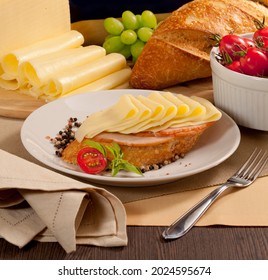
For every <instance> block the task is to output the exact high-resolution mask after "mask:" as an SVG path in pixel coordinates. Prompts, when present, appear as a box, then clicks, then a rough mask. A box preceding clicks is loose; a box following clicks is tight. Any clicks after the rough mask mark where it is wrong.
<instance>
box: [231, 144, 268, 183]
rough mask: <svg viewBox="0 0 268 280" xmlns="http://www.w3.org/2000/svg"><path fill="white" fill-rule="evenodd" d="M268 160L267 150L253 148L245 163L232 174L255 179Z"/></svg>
mask: <svg viewBox="0 0 268 280" xmlns="http://www.w3.org/2000/svg"><path fill="white" fill-rule="evenodd" d="M267 162H268V154H267V151H266V150H265V151H263V150H262V149H259V148H255V150H254V151H253V153H252V154H251V155H250V157H249V158H248V160H247V161H246V162H245V164H244V165H243V166H242V167H241V168H240V169H239V170H238V171H237V172H236V173H235V174H234V176H239V177H243V178H244V179H246V180H255V179H256V178H257V177H258V176H259V174H260V173H261V171H262V170H263V168H264V167H265V166H266V164H267Z"/></svg>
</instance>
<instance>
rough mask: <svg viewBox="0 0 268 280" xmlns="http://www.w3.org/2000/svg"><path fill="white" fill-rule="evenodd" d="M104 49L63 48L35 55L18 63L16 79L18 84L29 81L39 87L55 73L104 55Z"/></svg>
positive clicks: (96, 47) (92, 47)
mask: <svg viewBox="0 0 268 280" xmlns="http://www.w3.org/2000/svg"><path fill="white" fill-rule="evenodd" d="M105 55H106V51H105V49H104V48H103V47H100V46H94V45H92V46H87V47H78V48H72V49H64V50H60V51H57V52H53V53H51V54H48V55H43V56H41V57H35V58H32V59H30V60H27V61H25V62H23V63H21V64H20V66H19V75H18V80H19V82H20V85H21V86H23V85H24V84H27V83H29V84H30V85H31V86H33V87H36V88H39V87H42V86H43V85H45V84H46V83H47V82H48V81H49V79H51V78H52V77H53V76H54V75H55V74H57V73H59V72H61V71H66V69H70V68H73V67H77V66H79V65H83V64H86V63H89V62H91V61H94V60H95V59H98V58H101V57H104V56H105Z"/></svg>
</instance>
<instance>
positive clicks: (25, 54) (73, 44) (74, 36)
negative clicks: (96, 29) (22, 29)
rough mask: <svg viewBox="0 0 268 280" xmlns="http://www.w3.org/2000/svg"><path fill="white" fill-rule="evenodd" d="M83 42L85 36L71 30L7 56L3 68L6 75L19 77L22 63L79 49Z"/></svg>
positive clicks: (2, 62)
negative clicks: (54, 53)
mask: <svg viewBox="0 0 268 280" xmlns="http://www.w3.org/2000/svg"><path fill="white" fill-rule="evenodd" d="M83 42H84V37H83V35H82V34H81V33H79V32H78V31H75V30H71V31H69V32H65V33H63V34H62V35H59V36H56V37H52V38H49V39H46V40H42V41H38V42H36V43H34V44H31V45H29V46H26V47H23V48H19V49H17V50H13V51H11V52H9V53H7V54H5V55H4V56H3V57H2V60H1V64H2V68H3V70H4V72H5V73H7V74H9V75H13V76H14V77H16V76H17V75H18V69H19V64H20V63H22V62H24V61H27V60H29V59H32V58H34V57H39V56H42V55H46V54H49V53H53V52H56V51H59V50H63V49H70V48H77V47H79V46H81V45H82V44H83Z"/></svg>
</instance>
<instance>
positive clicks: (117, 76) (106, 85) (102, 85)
mask: <svg viewBox="0 0 268 280" xmlns="http://www.w3.org/2000/svg"><path fill="white" fill-rule="evenodd" d="M131 72H132V71H131V69H130V67H126V68H124V69H121V70H119V71H116V72H114V73H112V74H109V75H107V76H105V77H103V78H101V79H98V80H96V81H94V82H92V83H89V84H86V85H85V86H83V87H80V88H78V89H76V90H74V91H71V92H69V93H67V94H65V95H62V97H65V96H71V95H75V94H78V93H87V92H90V91H98V90H109V89H113V88H116V87H118V86H122V85H124V86H125V87H124V88H126V87H128V85H129V84H128V80H129V78H130V75H131ZM122 88H123V87H122Z"/></svg>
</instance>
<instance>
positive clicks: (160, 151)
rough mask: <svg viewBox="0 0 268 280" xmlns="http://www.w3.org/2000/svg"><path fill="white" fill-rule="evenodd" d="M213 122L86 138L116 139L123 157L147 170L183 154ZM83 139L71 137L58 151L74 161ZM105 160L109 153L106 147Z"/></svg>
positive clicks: (108, 141)
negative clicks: (71, 140) (64, 146)
mask: <svg viewBox="0 0 268 280" xmlns="http://www.w3.org/2000/svg"><path fill="white" fill-rule="evenodd" d="M213 123H214V122H208V123H205V124H201V125H196V126H188V127H180V128H174V129H165V130H163V131H159V132H157V133H150V132H143V133H138V134H120V133H108V132H104V133H100V134H99V135H97V136H95V137H94V138H92V139H90V140H93V141H96V142H99V143H101V144H103V145H104V146H105V145H111V144H112V143H113V142H116V143H117V144H118V145H119V146H120V148H121V150H122V152H123V154H124V159H125V160H128V161H129V162H130V163H131V164H133V165H135V166H136V167H139V168H141V169H142V170H143V169H145V170H148V169H150V167H152V166H157V167H161V166H162V165H165V164H168V163H170V162H172V161H174V160H176V159H177V158H178V157H183V156H184V155H185V154H186V153H188V152H189V151H190V150H191V149H192V148H193V147H194V145H195V144H196V143H197V141H198V139H199V137H200V136H201V134H202V133H203V132H204V131H205V130H206V129H207V128H208V127H210V126H211V125H213ZM85 140H87V139H84V140H83V141H82V142H80V143H79V142H78V141H77V140H74V141H73V142H72V143H70V144H69V145H68V146H67V147H66V148H65V149H64V151H63V153H62V159H63V160H64V161H66V162H68V163H72V164H77V160H76V157H77V154H78V152H79V150H80V149H82V148H83V147H85V146H87V144H86V141H85ZM107 157H108V160H112V155H111V154H110V153H109V151H107Z"/></svg>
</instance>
